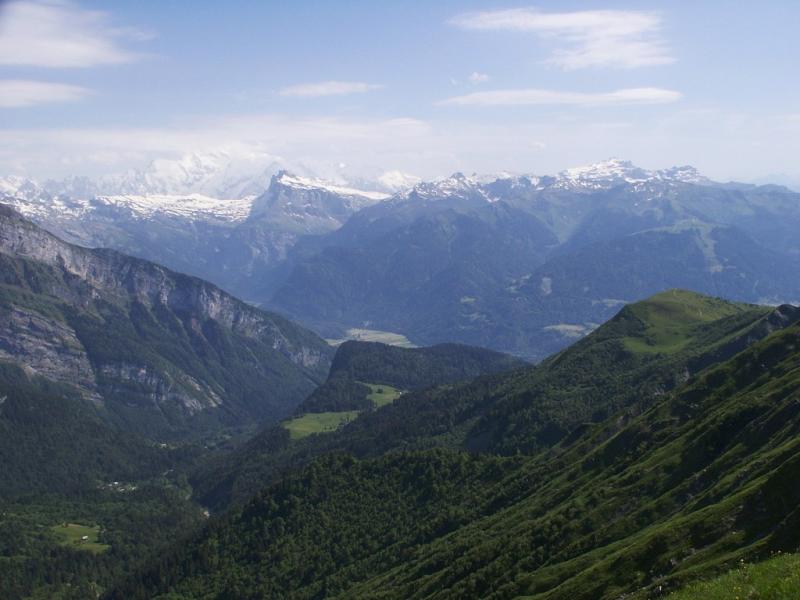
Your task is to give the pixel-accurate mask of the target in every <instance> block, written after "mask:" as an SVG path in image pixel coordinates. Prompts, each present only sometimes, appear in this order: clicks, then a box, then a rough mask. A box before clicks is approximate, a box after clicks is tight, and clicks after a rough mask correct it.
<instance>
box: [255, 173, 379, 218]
mask: <svg viewBox="0 0 800 600" xmlns="http://www.w3.org/2000/svg"><path fill="white" fill-rule="evenodd" d="M387 198H389V194H386V193H383V192H374V191H364V190H358V189H355V188H351V187H345V186H341V185H337V184H335V183H332V182H329V181H323V180H320V179H312V178H310V177H301V176H298V175H294V174H291V173H288V172H287V171H280V172H279V173H277V174H276V175H275V176H273V177H272V180H271V181H270V185H269V188H268V189H267V191H266V192H264V194H262V195H261V196H259V197H258V198H257V199H256V200H255V201H254V202H253V207H252V211H251V215H250V218H251V220H254V221H255V220H257V221H260V222H269V223H273V224H275V225H276V226H279V227H281V228H283V229H286V230H288V231H295V232H302V233H323V232H327V231H333V230H335V229H338V228H339V227H341V226H342V224H343V223H344V221H346V220H347V219H348V218H349V217H350V216H351V215H352V214H353V213H355V212H357V211H359V210H361V209H362V208H365V207H367V206H372V205H373V204H376V203H378V202H381V201H383V200H386V199H387Z"/></svg>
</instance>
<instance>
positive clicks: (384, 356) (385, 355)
mask: <svg viewBox="0 0 800 600" xmlns="http://www.w3.org/2000/svg"><path fill="white" fill-rule="evenodd" d="M526 364H527V363H525V362H524V361H522V360H519V359H517V358H514V357H512V356H509V355H507V354H501V353H499V352H493V351H492V350H486V349H484V348H474V347H471V346H462V345H459V344H440V345H438V346H431V347H428V348H400V347H397V346H389V345H386V344H381V343H378V342H355V341H349V342H345V343H344V344H342V345H341V346H339V348H338V349H337V351H336V355H335V356H334V358H333V363H332V364H331V370H330V374H329V375H328V380H327V381H326V382H325V383H324V384H323V385H321V386H320V387H318V388H317V389H316V390H314V392H313V393H312V394H311V395H310V396H309V397H308V398H307V399H306V400H305V401H304V402H303V403H302V404H301V405H300V406H299V407H298V409H297V412H298V413H306V412H323V411H331V410H363V409H367V408H370V407H371V403H370V402H369V400H368V399H367V395H368V394H369V392H370V388H369V387H367V386H366V385H365V382H368V383H373V384H384V385H388V386H391V387H394V388H397V389H400V390H405V391H411V390H419V389H423V388H426V387H431V386H434V385H445V384H449V383H455V382H457V381H464V380H468V379H474V378H475V377H478V376H480V375H486V374H490V373H499V372H502V371H510V370H512V369H515V368H521V367H524V366H526Z"/></svg>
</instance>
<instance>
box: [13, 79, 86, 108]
mask: <svg viewBox="0 0 800 600" xmlns="http://www.w3.org/2000/svg"><path fill="white" fill-rule="evenodd" d="M90 93H91V92H90V90H88V89H86V88H83V87H80V86H77V85H67V84H65V83H49V82H46V81H29V80H25V79H0V108H19V107H23V106H34V105H36V104H45V103H50V102H71V101H74V100H80V99H81V98H84V97H85V96H87V95H89V94H90Z"/></svg>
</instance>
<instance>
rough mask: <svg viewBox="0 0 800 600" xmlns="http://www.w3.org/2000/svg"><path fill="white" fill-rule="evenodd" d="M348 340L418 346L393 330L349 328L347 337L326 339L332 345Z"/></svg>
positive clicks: (407, 346) (402, 346) (405, 346)
mask: <svg viewBox="0 0 800 600" xmlns="http://www.w3.org/2000/svg"><path fill="white" fill-rule="evenodd" d="M348 340H356V341H359V342H380V343H381V344H387V345H389V346H400V347H401V348H416V347H417V346H415V345H414V344H412V343H411V340H409V339H408V338H407V337H406V336H404V335H403V334H401V333H392V332H391V331H380V330H378V329H357V328H353V329H348V330H347V333H346V337H344V338H342V339H337V340H326V341H327V342H328V343H329V344H330V345H331V346H339V345H341V344H343V343H344V342H346V341H348Z"/></svg>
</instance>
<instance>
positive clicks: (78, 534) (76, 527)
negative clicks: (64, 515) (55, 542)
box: [52, 523, 110, 554]
mask: <svg viewBox="0 0 800 600" xmlns="http://www.w3.org/2000/svg"><path fill="white" fill-rule="evenodd" d="M52 529H53V532H54V533H55V534H56V535H57V536H58V537H59V538H60V539H61V544H62V545H63V546H69V547H70V548H74V549H76V550H86V551H87V552H93V553H94V554H102V553H103V552H107V551H108V549H109V548H110V546H109V545H108V544H102V543H100V542H99V536H100V526H99V525H81V524H80V523H62V524H61V525H54V526H53V527H52ZM84 536H85V537H86V539H85V540H84V539H83V538H84Z"/></svg>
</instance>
